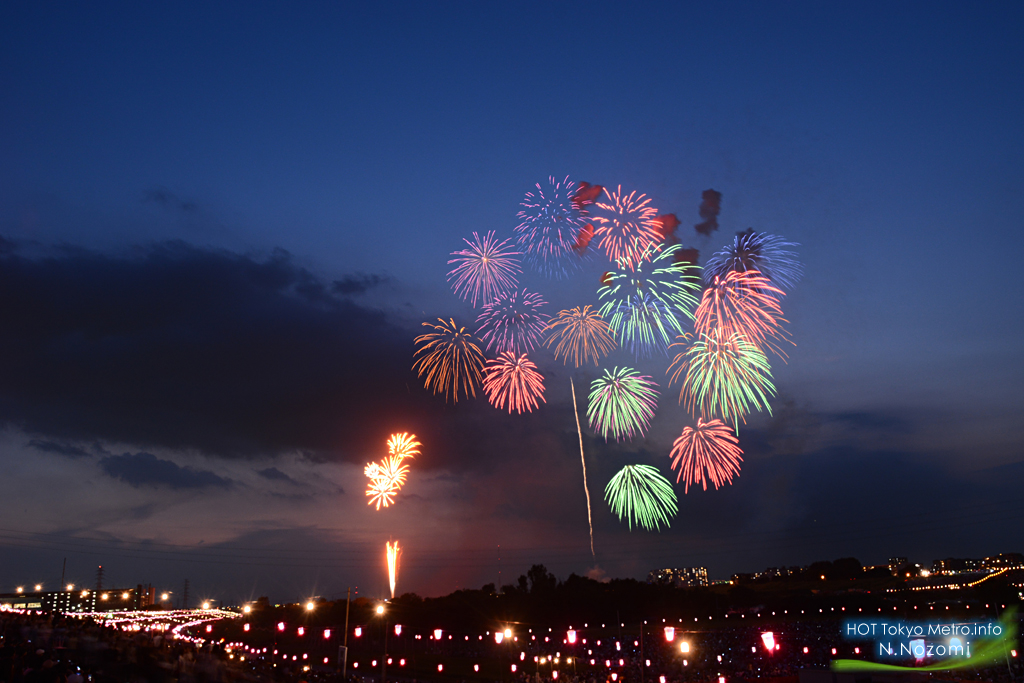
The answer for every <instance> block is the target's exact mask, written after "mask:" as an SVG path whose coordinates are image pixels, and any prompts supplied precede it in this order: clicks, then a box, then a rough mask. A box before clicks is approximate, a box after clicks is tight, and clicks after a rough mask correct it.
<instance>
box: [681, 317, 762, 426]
mask: <svg viewBox="0 0 1024 683" xmlns="http://www.w3.org/2000/svg"><path fill="white" fill-rule="evenodd" d="M680 340H681V341H679V342H677V343H676V344H673V346H678V347H680V349H681V351H680V352H679V353H678V354H677V355H676V357H675V358H674V359H673V361H672V364H671V365H670V366H669V368H668V372H671V373H672V376H671V379H670V380H669V384H672V383H674V382H676V381H680V380H681V387H680V390H679V402H680V403H683V404H685V405H686V407H687V408H688V409H689V410H690V413H691V414H693V415H695V416H696V415H699V416H701V417H704V418H705V419H710V418H711V417H713V416H715V415H717V416H719V417H721V418H722V419H723V420H728V421H730V422H732V423H733V428H734V429H736V428H737V427H738V426H739V422H740V421H743V422H746V418H745V416H746V414H747V413H749V412H750V411H751V410H761V409H762V408H763V409H765V410H767V411H768V413H769V414H771V412H772V409H771V406H770V405H769V404H768V398H769V397H770V396H774V395H775V386H774V385H773V384H772V382H771V366H770V365H769V364H768V359H767V358H766V357H765V355H764V353H763V352H762V351H761V350H760V349H759V348H757V346H755V345H754V344H751V343H750V342H749V341H747V340H746V338H744V337H743V336H742V335H740V334H733V335H732V336H731V337H725V336H724V335H722V334H721V332H720V330H718V329H714V330H712V331H711V333H710V334H703V335H701V336H700V337H698V338H697V339H695V340H692V341H691V340H690V339H689V338H686V337H680Z"/></svg>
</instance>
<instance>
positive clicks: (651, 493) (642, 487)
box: [604, 465, 679, 531]
mask: <svg viewBox="0 0 1024 683" xmlns="http://www.w3.org/2000/svg"><path fill="white" fill-rule="evenodd" d="M604 498H605V500H606V501H607V502H608V505H609V507H611V509H612V512H614V513H615V515H616V516H617V517H618V518H619V520H620V521H622V520H623V518H625V520H626V522H627V523H628V524H629V528H630V529H632V528H633V525H634V524H636V525H637V526H642V527H644V528H645V529H647V530H649V531H650V530H654V529H659V528H660V527H661V525H662V524H664V525H665V526H666V527H668V526H670V524H669V518H670V517H673V516H675V514H676V512H678V510H679V508H678V506H677V499H676V492H675V491H673V490H672V484H671V482H669V480H668V479H666V478H665V477H663V476H662V475H661V472H659V471H658V470H657V469H656V468H654V467H651V466H650V465H626V466H625V467H623V468H622V469H621V470H620V471H619V472H618V474H616V475H615V476H614V477H612V479H611V481H609V482H608V486H606V487H605V490H604Z"/></svg>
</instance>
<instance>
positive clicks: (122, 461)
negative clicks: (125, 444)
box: [99, 453, 232, 489]
mask: <svg viewBox="0 0 1024 683" xmlns="http://www.w3.org/2000/svg"><path fill="white" fill-rule="evenodd" d="M99 465H100V469H102V470H103V472H104V474H106V475H107V476H109V477H113V478H114V479H120V480H121V481H123V482H125V483H126V484H129V485H130V486H134V487H135V488H142V487H144V486H152V487H161V486H166V487H168V488H172V489H207V488H229V487H230V486H231V484H232V482H231V480H230V479H225V478H223V477H220V476H217V475H216V474H214V473H213V472H210V471H209V470H196V469H193V468H191V467H187V466H186V467H181V466H180V465H178V464H176V463H174V462H171V461H170V460H162V459H160V458H158V457H156V456H155V455H153V454H152V453H125V454H123V455H108V456H107V457H105V458H103V459H102V460H100V462H99Z"/></svg>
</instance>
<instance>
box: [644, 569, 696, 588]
mask: <svg viewBox="0 0 1024 683" xmlns="http://www.w3.org/2000/svg"><path fill="white" fill-rule="evenodd" d="M647 583H658V584H664V585H672V586H676V587H681V588H696V587H698V586H707V585H708V570H707V569H706V568H705V567H676V568H669V569H655V570H653V571H651V572H650V573H649V574H647Z"/></svg>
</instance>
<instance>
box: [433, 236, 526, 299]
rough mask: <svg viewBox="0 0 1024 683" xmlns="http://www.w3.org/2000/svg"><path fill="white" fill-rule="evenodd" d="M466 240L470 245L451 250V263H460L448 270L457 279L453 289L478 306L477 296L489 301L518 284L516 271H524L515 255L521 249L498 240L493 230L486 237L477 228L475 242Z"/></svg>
mask: <svg viewBox="0 0 1024 683" xmlns="http://www.w3.org/2000/svg"><path fill="white" fill-rule="evenodd" d="M463 241H464V242H465V243H466V244H468V245H469V249H463V250H462V251H454V252H452V256H454V257H456V258H453V259H451V260H450V261H448V264H449V265H451V264H453V263H456V264H458V265H456V266H455V268H453V269H452V271H451V272H450V273H448V281H449V282H452V280H453V279H454V280H455V281H454V282H452V289H453V290H455V294H456V295H458V296H460V297H462V298H463V299H465V298H467V297H469V300H470V303H471V304H472V305H473V308H476V302H477V299H479V300H480V303H482V304H486V303H487V302H489V301H491V300H492V299H494V297H496V296H497V295H499V294H502V293H504V292H507V291H509V290H512V289H515V288H516V285H517V284H518V283H519V281H518V280H517V279H516V275H518V274H519V273H521V272H522V271H521V270H520V268H519V259H517V258H515V257H516V256H517V255H518V254H519V252H518V251H513V250H512V246H511V245H509V244H508V240H502V241H501V242H497V241H496V240H495V239H494V231H493V230H492V231H491V232H489V233H487V234H486V235H484V238H483V239H480V236H479V235H477V234H476V233H475V232H474V233H473V241H472V242H470V241H469V240H467V239H464V240H463Z"/></svg>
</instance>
